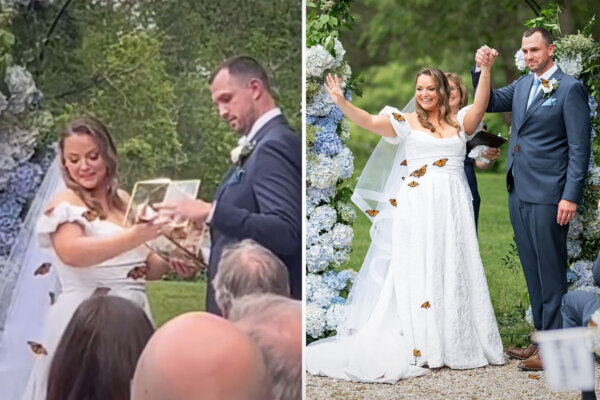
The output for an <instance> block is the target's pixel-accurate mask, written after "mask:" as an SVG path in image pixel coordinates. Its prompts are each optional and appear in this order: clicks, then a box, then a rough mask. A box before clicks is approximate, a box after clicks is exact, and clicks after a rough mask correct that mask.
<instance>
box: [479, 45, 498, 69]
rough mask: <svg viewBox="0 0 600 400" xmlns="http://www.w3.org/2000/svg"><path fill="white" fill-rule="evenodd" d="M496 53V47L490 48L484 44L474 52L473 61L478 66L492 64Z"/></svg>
mask: <svg viewBox="0 0 600 400" xmlns="http://www.w3.org/2000/svg"><path fill="white" fill-rule="evenodd" d="M497 55H498V51H497V50H496V49H490V48H489V47H488V46H486V45H484V46H481V47H480V48H479V49H477V52H476V53H475V63H476V64H477V66H478V67H479V68H481V67H489V66H492V64H494V60H495V58H496V56H497Z"/></svg>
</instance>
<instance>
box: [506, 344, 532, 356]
mask: <svg viewBox="0 0 600 400" xmlns="http://www.w3.org/2000/svg"><path fill="white" fill-rule="evenodd" d="M537 353H538V347H537V346H536V345H535V344H530V345H529V346H527V347H525V348H524V349H519V348H515V347H510V348H509V349H508V350H506V354H508V355H509V356H510V357H512V358H516V359H517V360H527V359H528V358H529V357H532V356H534V355H536V354H537Z"/></svg>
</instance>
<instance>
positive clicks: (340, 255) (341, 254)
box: [333, 249, 350, 265]
mask: <svg viewBox="0 0 600 400" xmlns="http://www.w3.org/2000/svg"><path fill="white" fill-rule="evenodd" d="M348 261H350V251H349V250H346V249H343V250H336V251H335V253H334V254H333V263H335V264H337V265H342V264H344V263H347V262H348Z"/></svg>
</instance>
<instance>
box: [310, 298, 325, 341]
mask: <svg viewBox="0 0 600 400" xmlns="http://www.w3.org/2000/svg"><path fill="white" fill-rule="evenodd" d="M305 312H306V334H307V335H309V336H311V337H312V338H314V339H317V338H319V337H320V336H321V335H323V333H324V332H325V312H326V311H325V309H323V308H322V307H319V306H318V305H317V304H315V303H308V304H307V305H306V311H305Z"/></svg>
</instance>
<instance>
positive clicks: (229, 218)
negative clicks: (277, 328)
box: [172, 56, 302, 315]
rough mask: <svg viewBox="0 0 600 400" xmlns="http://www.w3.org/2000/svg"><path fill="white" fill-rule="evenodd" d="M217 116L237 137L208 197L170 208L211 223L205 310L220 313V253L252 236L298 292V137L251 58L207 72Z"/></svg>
mask: <svg viewBox="0 0 600 400" xmlns="http://www.w3.org/2000/svg"><path fill="white" fill-rule="evenodd" d="M210 89H211V95H212V100H213V102H214V103H215V106H216V107H217V108H218V110H219V115H220V116H221V118H223V119H225V120H226V121H227V122H228V123H229V125H230V127H231V128H232V129H233V130H234V131H235V132H236V133H238V134H239V135H240V136H241V137H240V140H239V142H238V144H239V145H238V147H237V148H235V149H234V150H233V151H232V165H231V167H230V168H229V170H228V171H227V173H226V174H225V177H224V178H223V181H222V183H221V185H220V186H219V188H218V190H217V193H216V195H215V197H214V201H213V203H208V202H205V201H202V200H193V201H188V202H185V201H184V202H181V203H178V204H177V205H175V206H174V208H173V209H172V210H173V212H174V214H176V215H182V216H187V217H190V218H193V219H194V220H195V221H196V223H203V222H206V223H207V224H208V225H209V226H210V234H211V247H210V258H209V262H208V280H209V284H208V287H207V296H206V310H207V311H208V312H211V313H214V314H218V315H220V314H221V312H220V310H219V307H218V306H217V303H216V301H215V292H214V288H213V286H212V280H213V279H214V277H215V275H216V273H217V268H218V265H219V261H220V259H221V253H222V252H223V249H224V248H225V247H226V246H227V245H230V244H233V243H236V242H238V241H241V240H243V239H253V240H255V241H256V242H258V243H260V244H261V245H263V246H265V247H266V248H268V249H270V250H271V251H272V252H273V253H275V254H276V255H277V256H278V257H279V258H280V259H281V260H282V261H283V263H284V264H285V265H286V267H287V268H288V271H289V279H290V289H291V294H292V297H294V298H296V299H301V298H302V267H301V262H302V143H301V140H300V137H299V136H298V135H297V134H296V133H295V132H294V131H293V130H292V129H291V128H290V126H289V125H288V124H287V122H286V120H285V118H284V117H283V115H282V114H281V111H280V110H279V108H277V105H276V103H275V100H274V98H273V95H272V92H271V88H270V86H269V80H268V77H267V74H266V72H265V70H264V69H263V68H262V66H261V65H260V64H259V63H258V62H257V61H256V60H254V59H252V58H250V57H246V56H238V57H233V58H231V59H229V60H227V61H225V62H224V63H223V64H222V65H221V66H219V68H217V69H216V70H215V72H214V73H213V74H212V76H211V78H210Z"/></svg>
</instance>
